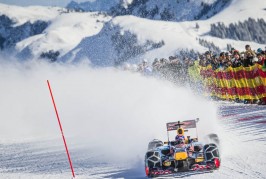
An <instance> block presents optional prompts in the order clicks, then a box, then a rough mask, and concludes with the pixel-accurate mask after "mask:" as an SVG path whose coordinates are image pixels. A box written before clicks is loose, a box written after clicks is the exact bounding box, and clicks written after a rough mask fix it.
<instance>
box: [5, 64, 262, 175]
mask: <svg viewBox="0 0 266 179" xmlns="http://www.w3.org/2000/svg"><path fill="white" fill-rule="evenodd" d="M47 79H49V80H50V83H51V86H52V88H53V91H54V95H55V101H56V102H57V106H58V110H59V114H60V116H61V120H62V124H63V127H64V133H65V137H66V139H67V143H68V145H69V151H70V154H71V157H72V160H73V166H74V169H75V173H76V175H77V178H145V173H144V163H143V160H144V154H145V151H146V149H147V144H148V142H149V141H150V140H152V139H154V138H158V139H162V140H165V139H166V129H165V123H167V122H170V121H178V120H188V119H193V118H196V117H199V118H200V122H199V129H198V130H199V133H200V136H199V138H200V139H201V140H202V139H203V136H204V135H205V134H208V133H210V132H215V133H217V134H218V135H219V136H220V138H221V155H222V165H221V168H220V170H218V171H214V172H212V173H180V174H176V175H175V176H170V177H169V178H173V177H174V178H183V177H187V178H214V177H216V178H266V162H265V155H266V151H265V150H264V148H265V144H266V141H265V140H266V132H265V131H266V126H265V125H266V109H265V107H263V106H257V105H241V104H234V103H227V102H216V103H214V102H210V101H207V100H205V99H204V98H202V97H198V96H196V95H194V94H193V93H192V92H191V91H190V90H188V89H184V88H178V87H175V86H173V85H172V84H171V83H168V82H165V81H160V80H156V79H154V78H149V77H143V76H141V75H139V74H134V73H130V72H123V71H118V70H115V69H111V68H110V69H90V68H89V67H86V65H71V66H70V65H69V66H68V65H60V64H52V65H51V64H46V63H43V64H42V63H39V62H38V63H36V62H28V63H24V64H12V65H10V64H9V63H2V62H1V65H0V83H1V84H5V85H1V93H0V99H1V101H0V108H1V114H0V121H1V125H0V137H1V138H0V151H1V152H0V178H3V179H6V178H10V179H15V178H16V179H17V178H22V179H29V178H32V179H38V178H40V179H44V178H52V179H53V178H55V179H57V178H71V170H70V169H69V164H68V160H67V156H66V154H65V151H64V145H63V142H62V140H61V134H60V132H59V127H58V124H57V121H56V117H55V114H54V111H53V106H52V103H51V99H50V96H49V91H48V88H47V84H46V80H47ZM162 178H165V177H162Z"/></svg>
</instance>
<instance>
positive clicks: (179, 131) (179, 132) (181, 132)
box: [177, 127, 184, 135]
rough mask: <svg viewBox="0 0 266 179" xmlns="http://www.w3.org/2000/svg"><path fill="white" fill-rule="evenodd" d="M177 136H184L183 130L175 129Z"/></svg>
mask: <svg viewBox="0 0 266 179" xmlns="http://www.w3.org/2000/svg"><path fill="white" fill-rule="evenodd" d="M177 134H178V135H184V129H183V128H181V127H180V128H178V129H177Z"/></svg>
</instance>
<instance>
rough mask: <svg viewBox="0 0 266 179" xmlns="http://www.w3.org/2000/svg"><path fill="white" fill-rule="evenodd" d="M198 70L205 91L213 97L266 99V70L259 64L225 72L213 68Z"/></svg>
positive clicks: (229, 69)
mask: <svg viewBox="0 0 266 179" xmlns="http://www.w3.org/2000/svg"><path fill="white" fill-rule="evenodd" d="M198 68H199V69H200V76H201V80H202V83H203V85H204V87H205V88H206V89H205V90H206V91H207V92H208V93H209V95H211V96H216V97H218V98H221V99H241V100H244V99H250V100H254V99H255V100H256V99H261V98H265V97H266V70H264V67H263V66H261V65H259V64H255V65H254V66H251V67H242V66H241V67H238V68H232V67H228V68H227V69H225V70H222V69H217V70H212V67H211V66H208V67H198Z"/></svg>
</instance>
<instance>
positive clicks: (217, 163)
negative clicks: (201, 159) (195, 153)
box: [214, 158, 221, 168]
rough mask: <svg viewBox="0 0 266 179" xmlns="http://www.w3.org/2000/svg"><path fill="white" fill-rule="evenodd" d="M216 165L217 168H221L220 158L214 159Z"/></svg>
mask: <svg viewBox="0 0 266 179" xmlns="http://www.w3.org/2000/svg"><path fill="white" fill-rule="evenodd" d="M214 165H215V167H216V168H219V167H220V165H221V162H220V160H219V159H218V158H215V159H214Z"/></svg>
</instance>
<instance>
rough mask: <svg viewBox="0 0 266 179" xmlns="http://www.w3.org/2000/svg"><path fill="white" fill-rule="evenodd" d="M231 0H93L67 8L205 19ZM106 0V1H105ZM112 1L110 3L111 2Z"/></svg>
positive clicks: (151, 17)
mask: <svg viewBox="0 0 266 179" xmlns="http://www.w3.org/2000/svg"><path fill="white" fill-rule="evenodd" d="M230 1H231V0H223V1H218V0H164V1H154V0H122V1H119V0H114V1H108V0H95V1H93V2H90V1H88V2H82V3H76V2H74V1H72V2H71V3H69V4H68V6H67V8H69V9H75V10H82V11H104V12H107V13H109V14H112V15H115V16H119V15H134V16H138V17H144V18H149V19H157V20H158V19H160V20H171V21H186V20H194V19H206V18H209V17H211V16H213V15H214V14H216V13H218V12H219V11H221V10H222V9H223V8H224V7H226V6H227V5H228V4H229V3H230ZM107 2H108V3H107ZM111 2H112V3H111Z"/></svg>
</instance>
